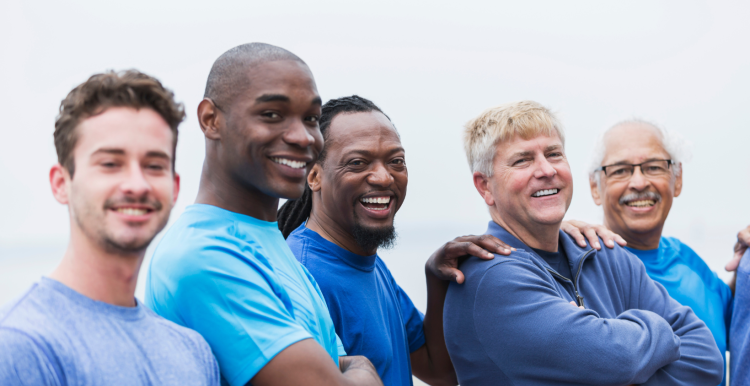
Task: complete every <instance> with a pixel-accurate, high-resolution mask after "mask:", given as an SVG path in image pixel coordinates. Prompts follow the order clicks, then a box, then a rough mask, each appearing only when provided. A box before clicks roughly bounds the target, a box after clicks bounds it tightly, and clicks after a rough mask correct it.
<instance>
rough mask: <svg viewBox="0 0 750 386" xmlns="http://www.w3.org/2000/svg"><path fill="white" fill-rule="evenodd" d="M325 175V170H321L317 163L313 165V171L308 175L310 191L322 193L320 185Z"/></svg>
mask: <svg viewBox="0 0 750 386" xmlns="http://www.w3.org/2000/svg"><path fill="white" fill-rule="evenodd" d="M322 174H323V169H321V168H320V164H318V163H316V164H315V165H313V167H312V169H310V173H309V174H308V175H307V185H308V186H309V187H310V190H312V191H313V192H318V191H320V185H321V181H320V179H321V175H322Z"/></svg>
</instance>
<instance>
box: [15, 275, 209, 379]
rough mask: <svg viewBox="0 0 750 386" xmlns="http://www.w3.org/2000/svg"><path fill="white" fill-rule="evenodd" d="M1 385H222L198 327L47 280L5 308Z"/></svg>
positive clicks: (142, 307) (40, 282)
mask: <svg viewBox="0 0 750 386" xmlns="http://www.w3.org/2000/svg"><path fill="white" fill-rule="evenodd" d="M0 385H3V386H16V385H18V386H21V385H34V386H42V385H49V386H53V385H67V386H89V385H133V386H136V385H195V386H218V385H219V367H218V366H217V365H216V360H215V359H214V356H213V354H211V349H210V348H209V347H208V344H207V343H206V341H205V340H204V339H203V338H202V337H201V336H200V335H199V334H198V333H197V332H195V331H192V330H189V329H187V328H185V327H181V326H178V325H176V324H174V323H172V322H170V321H168V320H165V319H164V318H161V317H159V316H158V315H156V314H154V313H153V312H152V311H151V310H149V309H148V308H146V307H145V306H144V305H142V304H141V303H140V302H137V304H136V306H135V307H121V306H116V305H113V304H108V303H104V302H100V301H97V300H94V299H91V298H89V297H87V296H84V295H82V294H80V293H78V292H76V291H74V290H73V289H71V288H70V287H68V286H66V285H65V284H62V283H60V282H59V281H56V280H53V279H50V278H46V277H43V278H42V279H41V280H40V281H39V282H38V283H36V284H34V285H33V286H32V287H31V288H30V289H29V290H28V291H26V293H25V294H24V295H23V296H22V297H20V298H19V299H17V300H16V301H14V302H12V303H10V304H7V305H5V306H4V307H2V308H0Z"/></svg>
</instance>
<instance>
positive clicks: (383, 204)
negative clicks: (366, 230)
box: [359, 196, 391, 210]
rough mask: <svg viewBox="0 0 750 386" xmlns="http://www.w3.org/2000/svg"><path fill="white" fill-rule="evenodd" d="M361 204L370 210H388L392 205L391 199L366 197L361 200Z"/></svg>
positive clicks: (388, 197)
mask: <svg viewBox="0 0 750 386" xmlns="http://www.w3.org/2000/svg"><path fill="white" fill-rule="evenodd" d="M359 202H360V203H361V204H362V206H364V207H365V208H367V209H369V210H386V209H388V206H389V205H390V203H391V197H390V196H380V197H364V198H361V199H359Z"/></svg>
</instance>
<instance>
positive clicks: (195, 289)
mask: <svg viewBox="0 0 750 386" xmlns="http://www.w3.org/2000/svg"><path fill="white" fill-rule="evenodd" d="M243 252H244V253H240V252H239V251H236V250H235V249H234V248H232V247H231V246H229V247H228V246H222V245H213V246H210V247H206V248H204V249H202V250H200V251H198V252H197V253H198V254H199V255H198V256H193V257H192V258H191V259H189V260H188V261H192V262H198V261H200V262H202V264H195V263H194V267H187V268H185V267H183V268H182V269H183V271H182V273H181V276H180V279H179V282H178V283H177V287H176V289H175V291H174V294H173V297H174V299H173V303H174V307H176V308H177V310H176V311H177V314H178V316H179V317H180V318H181V319H182V320H183V321H184V323H185V325H186V326H187V327H189V328H192V329H194V330H196V331H197V332H198V333H200V334H201V335H202V336H203V337H204V338H205V339H206V341H207V342H208V344H209V345H210V346H211V349H212V350H213V353H214V354H215V355H216V359H217V361H218V363H219V368H220V369H221V373H222V375H223V376H224V378H225V379H226V380H227V381H228V382H229V384H230V385H231V386H242V385H245V384H246V383H247V382H248V381H249V380H251V379H252V378H253V377H254V376H255V374H257V373H258V371H260V369H261V368H263V366H265V365H266V364H267V363H268V362H269V361H270V360H271V359H273V357H275V356H276V355H277V354H278V353H279V352H281V351H282V350H284V349H285V348H287V347H288V346H290V345H292V344H294V343H296V342H298V341H300V340H303V339H308V338H312V336H311V335H310V333H308V332H307V331H306V330H305V329H304V328H303V327H302V326H300V325H299V324H298V323H297V322H296V321H295V319H294V317H293V316H292V315H291V314H290V312H289V311H288V310H289V309H290V308H291V304H289V303H290V300H289V298H288V296H285V291H284V289H283V287H281V284H279V283H277V282H276V278H275V274H274V273H273V271H272V270H271V268H270V265H268V264H267V263H266V262H264V257H263V256H262V255H258V254H256V253H250V252H249V251H243ZM205 262H211V263H210V264H206V263H205Z"/></svg>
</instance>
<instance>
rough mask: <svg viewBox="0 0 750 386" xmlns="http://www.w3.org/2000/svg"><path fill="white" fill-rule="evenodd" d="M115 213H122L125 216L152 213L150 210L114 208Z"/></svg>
mask: <svg viewBox="0 0 750 386" xmlns="http://www.w3.org/2000/svg"><path fill="white" fill-rule="evenodd" d="M113 210H114V211H115V212H117V213H122V214H124V215H127V216H143V215H145V214H147V213H150V212H152V210H151V209H146V208H127V207H125V208H115V209H113Z"/></svg>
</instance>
